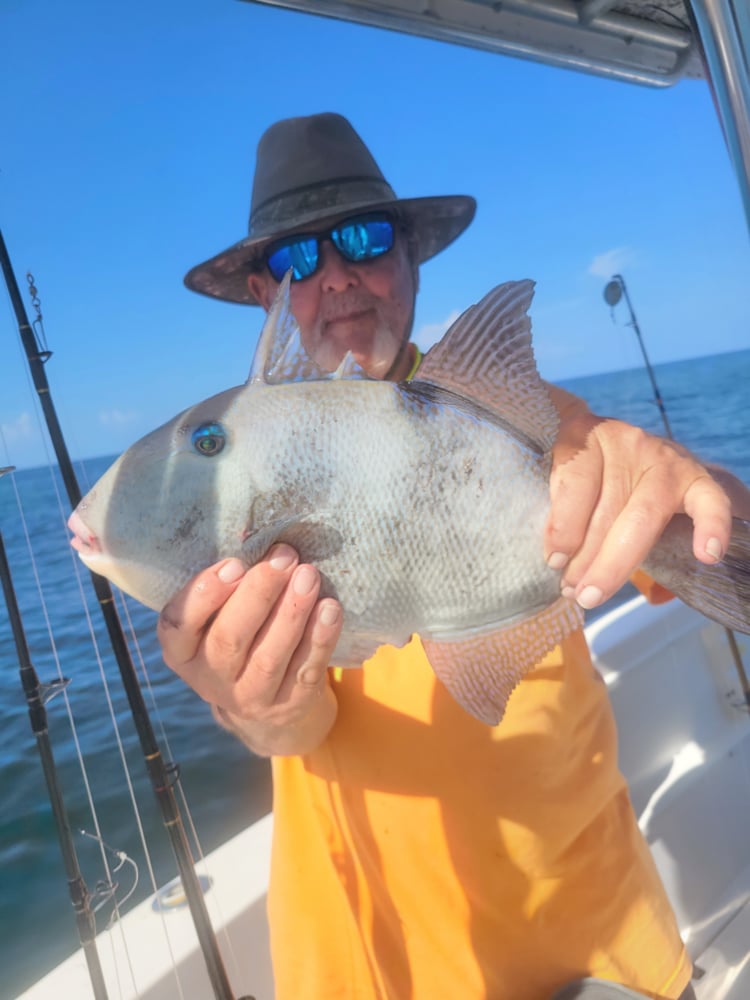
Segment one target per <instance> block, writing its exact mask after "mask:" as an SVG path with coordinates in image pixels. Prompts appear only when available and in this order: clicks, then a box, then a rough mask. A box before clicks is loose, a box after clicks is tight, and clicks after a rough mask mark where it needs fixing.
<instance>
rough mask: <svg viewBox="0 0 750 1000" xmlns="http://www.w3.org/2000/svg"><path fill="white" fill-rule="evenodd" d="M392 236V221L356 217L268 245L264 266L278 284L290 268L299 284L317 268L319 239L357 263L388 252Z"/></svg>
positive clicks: (371, 216) (379, 215)
mask: <svg viewBox="0 0 750 1000" xmlns="http://www.w3.org/2000/svg"><path fill="white" fill-rule="evenodd" d="M393 237H394V226H393V221H392V220H391V219H390V218H389V217H388V216H387V215H385V214H384V213H382V212H379V213H372V214H369V215H358V216H355V217H353V218H351V219H345V220H344V221H343V222H339V223H338V225H336V226H334V228H333V229H329V230H328V231H327V232H325V233H297V234H295V235H294V236H287V237H286V239H283V240H278V241H277V242H276V243H272V244H271V246H270V247H269V248H268V249H267V250H266V254H265V259H266V266H267V267H268V270H269V271H270V272H271V274H272V276H273V278H274V280H275V281H281V280H282V278H283V277H284V275H285V274H286V273H287V271H288V270H289V269H290V268H291V269H292V280H293V281H302V280H304V279H305V278H309V277H310V275H311V274H315V272H316V271H317V270H318V267H319V266H320V244H321V241H322V240H326V239H328V240H330V241H331V243H333V245H334V247H335V248H336V249H337V250H338V252H339V253H340V254H341V256H342V257H343V258H344V260H348V261H350V262H351V263H353V264H359V263H361V262H362V261H365V260H374V259H375V258H376V257H382V256H383V254H386V253H388V251H389V250H390V249H391V248H392V247H393Z"/></svg>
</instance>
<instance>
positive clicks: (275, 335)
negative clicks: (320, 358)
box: [247, 269, 368, 385]
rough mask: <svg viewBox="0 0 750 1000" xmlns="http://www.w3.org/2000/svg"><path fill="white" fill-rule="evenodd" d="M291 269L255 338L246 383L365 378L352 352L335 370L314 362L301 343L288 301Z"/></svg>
mask: <svg viewBox="0 0 750 1000" xmlns="http://www.w3.org/2000/svg"><path fill="white" fill-rule="evenodd" d="M291 281H292V271H291V269H290V270H289V271H288V272H287V273H286V274H285V275H284V280H283V281H282V282H281V284H280V285H279V290H278V291H277V293H276V296H275V298H274V300H273V304H272V305H271V308H270V309H269V311H268V316H267V317H266V321H265V323H264V324H263V329H262V330H261V332H260V337H259V338H258V346H257V347H256V349H255V356H254V357H253V363H252V365H251V366H250V375H249V376H248V380H247V382H248V385H253V384H263V385H279V384H281V383H283V382H320V381H322V380H323V379H331V378H344V379H352V378H359V379H361V378H368V376H367V375H366V373H365V372H364V371H363V369H362V368H360V367H359V365H358V364H357V362H356V361H355V360H354V358H353V356H352V355H351V354H347V355H346V357H345V358H344V359H343V361H342V362H341V364H340V365H339V367H338V369H337V370H336V371H335V372H327V371H325V370H324V369H323V368H321V367H320V366H319V365H317V364H316V363H315V362H314V361H313V360H312V358H310V356H309V355H308V354H307V352H306V351H305V348H304V347H303V346H302V337H301V335H300V329H299V325H298V323H297V320H296V319H295V318H294V316H293V315H292V311H291V307H290V304H289V287H290V285H291Z"/></svg>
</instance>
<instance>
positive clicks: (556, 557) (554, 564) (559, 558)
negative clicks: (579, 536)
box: [547, 552, 568, 569]
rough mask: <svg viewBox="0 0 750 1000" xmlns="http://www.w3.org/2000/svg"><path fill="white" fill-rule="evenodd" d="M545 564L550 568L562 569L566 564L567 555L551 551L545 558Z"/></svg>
mask: <svg viewBox="0 0 750 1000" xmlns="http://www.w3.org/2000/svg"><path fill="white" fill-rule="evenodd" d="M547 565H548V566H549V568H550V569H563V567H565V566H567V565H568V557H567V556H566V555H565V553H564V552H553V553H552V555H551V556H550V557H549V558H548V559H547Z"/></svg>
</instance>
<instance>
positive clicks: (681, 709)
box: [17, 0, 750, 1000]
mask: <svg viewBox="0 0 750 1000" xmlns="http://www.w3.org/2000/svg"><path fill="white" fill-rule="evenodd" d="M251 2H258V0H251ZM272 5H274V6H284V7H289V8H292V9H296V10H300V11H304V12H307V13H318V14H321V15H323V16H326V17H333V18H342V19H345V20H350V21H356V22H359V23H362V24H367V25H371V26H373V28H387V29H391V30H395V31H401V32H409V33H414V34H419V35H424V36H426V37H432V38H439V39H442V40H444V41H448V42H452V43H456V44H460V45H467V46H472V47H476V48H480V49H483V50H487V51H492V52H496V53H498V55H500V56H504V57H520V58H529V59H534V60H538V61H541V62H544V63H546V64H548V65H551V66H556V67H560V68H561V69H563V68H564V69H568V70H571V69H572V70H576V71H581V72H590V73H596V74H599V75H603V76H610V77H612V78H615V79H620V80H624V81H628V82H631V83H633V84H635V85H647V86H652V87H655V88H661V87H666V86H673V85H679V82H680V81H681V80H682V79H684V78H685V77H703V78H705V79H706V80H707V84H708V85H710V86H711V87H712V89H713V91H714V94H715V96H716V103H717V107H718V110H719V115H720V118H721V122H722V126H723V129H724V133H725V136H726V139H727V146H728V151H729V155H730V157H731V159H732V162H733V164H734V167H735V171H736V173H737V178H738V184H739V188H740V191H741V195H742V199H743V202H744V205H745V209H746V213H747V215H748V221H749V222H750V79H749V77H748V67H750V16H749V15H748V11H747V7H746V6H745V4H744V0H694V2H692V3H688V2H683V0H663V2H662V3H660V4H658V5H655V4H651V3H647V2H644V0H614V2H611V0H507V2H505V0H503V2H501V3H483V2H476V0H425V2H422V3H420V4H414V3H411V2H410V0H389V2H382V0H282V2H281V3H278V2H276V0H274V3H273V4H272ZM587 635H588V639H589V643H590V646H591V649H592V653H593V657H594V661H595V664H596V665H597V667H598V669H599V670H600V672H601V674H602V676H603V678H604V680H605V683H606V684H607V686H608V689H609V692H610V695H611V699H612V703H613V705H614V709H615V714H616V717H617V720H618V726H619V734H620V762H621V767H622V770H623V772H624V774H625V776H626V778H627V780H628V782H629V785H630V789H631V795H632V799H633V802H634V805H635V808H636V812H637V815H638V817H639V822H640V824H641V827H642V829H643V831H644V834H645V836H646V838H647V840H648V843H649V845H650V847H651V851H652V854H653V857H654V859H655V862H656V865H657V867H658V869H659V871H660V873H661V876H662V878H663V881H664V883H665V885H666V887H667V891H668V894H669V896H670V899H671V901H672V904H673V906H674V909H675V912H676V914H677V917H678V922H679V926H680V929H681V932H682V934H683V937H684V940H685V942H686V945H687V947H688V949H689V951H690V954H691V956H692V958H693V960H694V963H695V980H694V986H695V991H696V994H697V997H698V998H699V1000H746V998H747V997H748V996H750V841H749V840H748V838H747V836H746V830H747V829H748V828H750V822H749V821H750V711H749V709H748V706H749V704H750V701H749V697H750V696H749V695H748V688H747V682H746V680H745V679H744V677H743V674H742V659H743V658H744V660H745V661H746V662H747V660H748V657H750V649H749V648H748V647H749V645H750V643H748V641H747V640H746V639H744V638H743V637H740V638H739V640H735V641H736V646H737V649H738V651H739V654H740V655H739V660H738V658H737V656H736V652H737V650H735V649H733V646H732V640H731V639H730V637H729V636H728V634H727V633H726V631H725V630H724V629H723V628H721V627H720V626H718V625H716V624H715V623H712V622H709V621H707V620H706V619H705V618H703V617H702V616H700V615H699V614H697V613H696V612H694V611H691V610H689V609H688V608H686V607H684V606H683V605H681V604H680V603H679V602H670V603H667V604H663V605H650V604H648V603H647V602H646V601H645V599H644V598H642V597H636V598H633V599H631V600H629V601H627V602H626V603H623V604H621V605H619V606H618V607H615V608H613V609H612V610H610V611H608V612H607V613H606V614H604V615H603V616H602V617H600V618H599V619H597V620H596V621H594V622H593V623H592V624H590V625H588V626H587ZM634 719H637V725H634V724H633V720H634ZM272 824H273V817H272V816H271V815H270V814H269V815H267V816H264V817H263V818H262V819H260V820H258V821H257V822H255V823H253V824H251V825H250V826H249V827H248V828H247V829H245V830H243V831H242V832H241V833H239V834H238V835H237V836H235V837H233V838H232V839H230V840H229V841H227V842H226V843H225V844H223V845H222V846H221V847H219V848H218V849H217V850H215V851H213V852H211V853H210V854H209V855H208V856H207V857H206V858H205V859H204V860H203V861H201V862H199V864H198V866H197V870H198V876H199V883H200V886H201V889H202V891H203V893H204V898H205V902H206V907H207V909H208V912H209V914H210V917H211V922H212V924H213V927H214V929H215V931H216V934H217V938H218V941H219V945H220V948H221V950H222V953H223V954H224V958H225V962H226V967H227V973H228V976H229V979H230V981H231V986H232V990H233V991H234V995H236V996H238V997H247V996H250V995H252V996H254V997H256V998H257V1000H272V998H273V976H272V971H271V966H270V959H269V954H268V930H267V926H266V921H265V895H266V886H267V872H268V858H269V850H270V838H271V831H272ZM240 865H241V866H242V870H243V880H242V884H241V885H239V884H238V881H237V879H236V872H237V870H238V868H239V867H240ZM126 940H127V942H128V945H127V955H126V953H125V945H124V942H125V941H126ZM97 947H98V952H99V955H100V959H101V965H102V974H103V977H104V980H105V982H106V984H107V989H108V991H109V993H110V995H111V996H116V997H120V998H123V1000H129V998H131V997H132V998H135V997H139V998H147V1000H162V998H165V1000H166V998H172V997H179V996H183V997H189V998H191V1000H204V998H205V1000H209V998H210V997H212V996H214V995H215V991H214V985H213V983H212V981H211V979H210V976H209V974H208V973H207V972H206V966H205V962H204V958H203V951H202V948H201V944H200V942H199V937H198V935H197V934H196V931H195V929H194V926H193V922H192V919H191V914H190V907H189V906H188V902H187V898H186V893H185V891H184V889H183V886H182V884H181V882H180V881H179V879H178V880H175V881H173V882H170V883H168V884H166V885H165V886H163V887H162V888H161V889H160V890H159V891H158V892H156V893H155V894H154V895H153V896H151V897H150V898H149V899H147V900H145V901H144V902H142V903H140V904H138V905H137V906H136V907H135V908H134V909H132V910H131V911H130V912H128V913H127V914H125V916H123V917H122V919H120V920H119V921H117V922H116V923H115V924H114V925H113V926H112V927H110V928H108V929H107V930H104V931H100V932H99V934H98V935H97ZM61 996H62V997H68V996H70V997H76V998H77V1000H87V998H89V997H96V994H95V991H94V989H93V987H92V984H91V979H90V975H89V966H88V963H87V961H86V956H85V955H84V953H83V950H81V951H78V952H76V953H74V954H73V955H72V956H71V957H70V958H68V959H67V960H66V961H64V962H62V963H61V964H60V965H59V966H57V967H56V968H55V969H53V970H52V972H50V973H49V974H48V975H45V976H43V977H42V978H40V979H39V980H38V981H37V982H36V983H35V984H34V985H33V986H32V987H31V988H30V989H28V990H27V991H25V992H24V993H22V994H20V995H19V996H18V997H17V1000H52V998H53V997H54V998H55V1000H56V998H57V997H61Z"/></svg>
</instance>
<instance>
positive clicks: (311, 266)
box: [267, 237, 318, 281]
mask: <svg viewBox="0 0 750 1000" xmlns="http://www.w3.org/2000/svg"><path fill="white" fill-rule="evenodd" d="M267 262H268V270H269V271H270V272H271V274H272V275H273V277H274V280H275V281H281V280H282V278H283V277H284V275H285V274H286V272H287V271H288V270H289V268H290V267H291V269H292V277H293V278H294V280H295V281H299V280H300V279H301V278H309V277H310V275H311V274H313V272H314V271H315V269H316V268H317V266H318V241H317V239H315V237H310V238H309V239H303V240H296V241H295V242H294V243H287V244H284V245H282V246H280V247H278V248H277V249H276V250H274V251H273V253H271V254H269V255H268V258H267Z"/></svg>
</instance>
